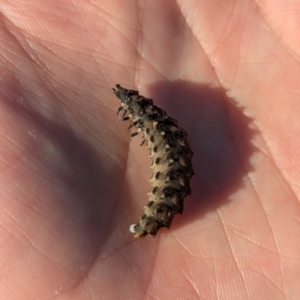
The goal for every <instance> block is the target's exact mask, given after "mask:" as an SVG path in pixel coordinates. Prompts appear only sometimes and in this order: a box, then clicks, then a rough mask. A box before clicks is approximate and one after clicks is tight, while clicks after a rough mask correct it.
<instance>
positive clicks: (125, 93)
mask: <svg viewBox="0 0 300 300" xmlns="http://www.w3.org/2000/svg"><path fill="white" fill-rule="evenodd" d="M113 91H114V93H115V95H116V96H117V97H118V98H119V99H120V100H121V102H122V103H124V104H125V105H126V106H128V105H129V104H130V103H131V102H132V99H133V98H132V97H134V96H138V95H139V92H138V91H135V90H126V89H124V88H122V87H121V86H120V85H119V84H117V85H116V88H113ZM134 98H136V97H134Z"/></svg>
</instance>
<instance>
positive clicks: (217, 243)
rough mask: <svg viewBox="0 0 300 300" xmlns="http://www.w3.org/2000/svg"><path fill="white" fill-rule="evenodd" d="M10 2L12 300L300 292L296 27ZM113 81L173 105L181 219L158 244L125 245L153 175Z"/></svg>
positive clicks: (6, 256)
mask: <svg viewBox="0 0 300 300" xmlns="http://www.w3.org/2000/svg"><path fill="white" fill-rule="evenodd" d="M231 2H232V3H231ZM2 3H3V4H1V6H2V11H3V15H2V22H1V43H0V44H1V45H2V47H1V57H2V60H1V72H0V74H1V76H2V78H1V79H2V80H1V82H2V87H1V94H0V95H1V100H2V101H1V120H2V126H1V130H2V134H1V137H2V138H1V163H2V167H1V171H2V172H1V175H0V176H1V193H2V195H1V198H0V204H1V210H0V224H1V227H0V244H1V247H0V257H1V276H0V280H1V284H0V286H2V289H3V291H4V292H3V293H5V294H6V295H7V296H6V299H21V298H22V299H33V298H38V299H44V298H47V299H52V298H53V299H54V298H56V299H125V298H126V299H144V298H145V299H146V298H147V297H149V296H150V297H151V296H152V297H153V298H160V299H173V298H174V297H175V296H176V295H181V298H182V299H185V298H184V297H186V298H194V299H196V298H201V297H202V298H205V299H214V298H218V299H220V298H222V299H235V298H237V299H248V298H249V299H258V298H261V297H262V295H264V297H265V298H268V299H281V298H289V299H295V297H296V296H297V295H299V285H297V284H296V282H297V281H298V277H299V273H300V268H299V267H297V259H299V254H300V253H299V247H298V240H299V239H298V237H299V235H300V226H299V217H300V216H299V215H300V212H299V196H298V193H299V191H298V185H297V184H296V180H297V178H298V177H299V175H300V174H299V171H298V169H299V168H297V166H298V164H299V154H298V151H297V150H298V149H299V147H298V146H299V139H298V138H297V133H298V129H299V127H300V125H299V124H300V123H299V121H298V119H299V114H300V112H299V100H298V99H297V96H296V95H297V91H298V90H299V84H298V80H299V74H298V73H299V71H298V68H297V67H295V65H296V66H297V58H298V57H299V52H297V51H299V50H298V49H300V48H299V47H298V45H297V44H296V43H297V39H295V38H293V34H292V32H293V29H294V28H296V25H295V24H292V22H290V23H288V24H287V25H286V26H282V24H281V23H280V22H281V20H284V19H292V16H290V18H289V17H288V16H283V18H280V17H281V16H278V15H277V16H275V11H279V10H276V9H275V10H271V9H270V8H269V7H267V6H261V7H257V6H256V4H254V3H252V2H251V1H246V0H244V1H239V3H238V4H236V2H235V1H227V3H226V7H225V6H224V7H221V6H220V5H219V4H218V2H216V3H214V2H213V1H210V2H208V3H205V1H203V3H202V2H199V1H190V2H189V4H186V3H184V1H182V3H181V1H178V4H175V2H174V3H173V2H170V3H162V2H161V1H151V2H145V3H143V5H145V7H137V6H136V4H135V2H134V1H131V2H129V3H128V2H123V1H120V2H119V3H118V2H113V3H111V4H110V3H109V4H107V3H106V4H105V3H102V2H101V1H99V2H98V3H97V6H95V5H94V6H92V4H91V3H88V4H87V3H81V2H80V1H77V2H76V3H74V4H71V3H70V2H61V1H51V2H50V3H51V4H47V5H46V4H43V5H39V4H38V1H37V3H36V4H34V3H32V4H31V5H32V7H30V8H28V7H25V5H24V3H23V1H20V3H19V6H17V3H16V1H14V6H13V5H12V4H11V3H10V2H9V1H2ZM22 3H23V4H22ZM35 5H36V6H35ZM72 5H74V6H72ZM231 5H232V7H231ZM236 5H238V6H236ZM290 5H291V6H292V2H291V1H290ZM273 8H274V7H272V9H273ZM293 11H297V10H296V9H295V10H293V9H290V10H289V12H290V14H292V12H293ZM245 12H247V13H245ZM282 23H284V22H282ZM293 26H295V27H293ZM115 83H121V84H122V85H124V86H125V87H128V88H136V87H139V88H140V87H141V89H140V91H141V93H142V94H143V95H145V96H149V97H153V98H154V100H156V99H157V101H158V104H162V106H163V105H164V106H165V107H164V108H166V109H167V108H168V106H169V105H168V104H170V103H172V105H170V106H169V109H170V110H171V114H172V116H174V117H175V116H176V117H178V119H179V118H181V119H179V124H180V125H182V127H184V128H186V129H187V131H188V132H189V137H190V142H191V146H192V147H193V151H194V153H195V157H194V166H195V172H196V177H194V178H193V180H192V198H190V199H188V200H187V201H186V207H185V213H184V215H183V216H182V217H180V216H178V217H176V218H175V220H174V224H173V225H172V227H171V229H170V231H167V230H162V231H161V232H160V233H159V235H158V236H157V237H156V239H154V240H153V239H148V238H147V239H143V240H134V239H133V238H132V237H131V235H130V234H129V233H128V225H129V224H131V223H132V222H135V221H137V218H138V217H139V216H140V214H141V213H142V211H141V207H142V206H143V205H144V204H145V203H146V201H147V199H146V191H147V189H148V188H149V183H148V179H149V178H150V175H151V172H150V169H149V165H150V161H149V160H148V158H147V150H146V149H145V148H138V143H139V142H140V140H134V141H132V142H130V141H129V138H128V133H129V132H128V131H126V129H125V128H124V127H126V126H124V127H122V124H120V123H119V122H118V121H117V118H116V116H115V112H116V109H117V107H118V100H117V99H115V98H114V96H113V95H112V91H111V87H112V86H113V85H114V84H115ZM149 83H154V84H153V85H151V84H150V85H149ZM200 83H201V84H200ZM146 87H147V89H146ZM223 90H226V91H227V94H228V95H229V96H230V97H231V98H232V99H233V101H231V100H230V99H227V98H226V97H225V94H224V92H223ZM164 99H167V100H166V101H165V100H164ZM182 99H183V100H182ZM164 101H165V102H164ZM159 102H160V103H159ZM236 103H238V105H237V104H236ZM239 106H241V107H242V108H241V109H240V108H238V107H239ZM179 112H180V114H179ZM245 115H247V116H248V117H246V116H245ZM250 128H251V129H250ZM136 139H137V138H136ZM251 145H252V146H251ZM235 295H236V296H235ZM265 295H267V297H266V296H265Z"/></svg>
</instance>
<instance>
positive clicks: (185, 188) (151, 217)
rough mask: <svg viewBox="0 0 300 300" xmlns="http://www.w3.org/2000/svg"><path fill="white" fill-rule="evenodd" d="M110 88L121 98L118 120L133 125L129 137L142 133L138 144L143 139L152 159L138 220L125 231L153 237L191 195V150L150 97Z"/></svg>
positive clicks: (138, 235) (180, 133)
mask: <svg viewBox="0 0 300 300" xmlns="http://www.w3.org/2000/svg"><path fill="white" fill-rule="evenodd" d="M113 91H114V93H115V95H116V96H117V97H118V98H119V99H120V100H121V106H120V107H119V109H118V112H117V115H118V114H119V113H120V112H121V110H124V113H123V117H122V120H124V121H125V120H130V121H131V125H130V127H136V128H137V132H133V133H132V134H131V135H130V136H132V137H133V136H135V135H137V134H138V132H141V133H142V144H144V142H146V141H147V144H148V146H147V147H148V149H149V150H150V157H151V159H152V166H151V168H152V169H153V176H152V178H151V180H150V181H151V184H152V189H151V191H150V192H149V193H148V197H149V202H148V203H147V205H146V206H145V207H144V214H143V215H142V217H141V218H140V221H139V223H138V224H133V225H131V226H130V227H129V230H130V232H132V233H134V236H135V237H137V238H140V237H144V236H146V235H150V236H151V237H155V235H156V233H157V232H158V230H159V229H160V228H161V227H167V228H169V227H170V225H171V223H172V219H173V217H174V215H175V214H177V213H180V214H181V213H182V211H183V200H184V198H185V197H186V196H187V195H190V194H191V189H190V184H189V182H190V178H191V177H192V176H193V175H194V171H193V167H192V162H191V159H192V155H193V152H192V150H191V148H190V146H189V144H188V141H187V133H186V132H185V131H184V130H183V129H182V128H179V127H178V125H177V121H176V120H174V119H172V118H170V117H168V116H167V114H166V112H165V111H164V110H162V109H160V108H158V107H157V106H155V105H153V101H152V100H151V99H147V98H145V97H143V96H141V95H139V92H138V91H135V90H127V89H124V88H122V87H121V86H120V85H119V84H117V85H116V88H113ZM127 113H128V115H127V116H126V114H127Z"/></svg>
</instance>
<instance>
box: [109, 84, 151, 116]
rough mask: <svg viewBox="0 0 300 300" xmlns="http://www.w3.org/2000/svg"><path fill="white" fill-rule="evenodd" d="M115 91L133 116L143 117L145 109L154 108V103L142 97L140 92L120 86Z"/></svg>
mask: <svg viewBox="0 0 300 300" xmlns="http://www.w3.org/2000/svg"><path fill="white" fill-rule="evenodd" d="M113 91H114V93H115V95H116V96H117V97H118V98H119V99H120V101H121V103H122V106H123V107H124V108H126V109H128V111H129V112H130V113H131V114H136V115H137V116H138V115H139V116H143V115H144V114H145V109H146V108H148V107H152V106H153V101H152V100H151V99H147V98H145V97H143V96H140V95H139V92H138V91H135V90H127V89H124V88H122V87H121V86H120V85H119V84H117V85H116V88H113Z"/></svg>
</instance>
